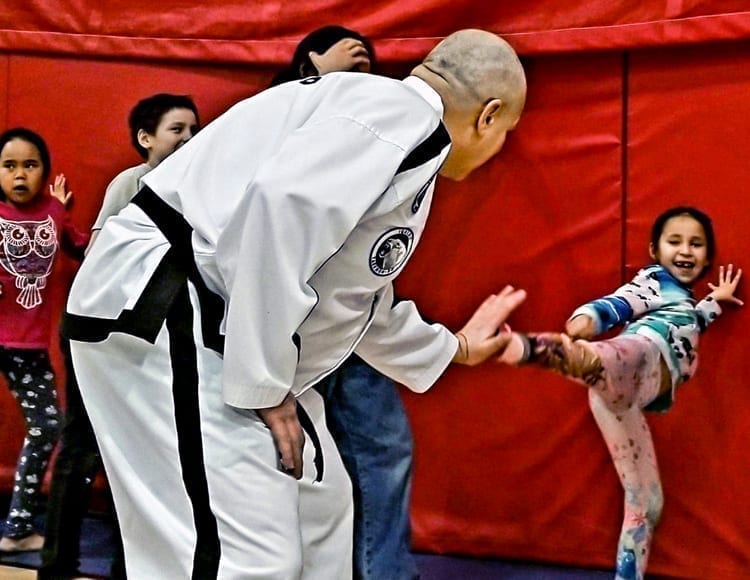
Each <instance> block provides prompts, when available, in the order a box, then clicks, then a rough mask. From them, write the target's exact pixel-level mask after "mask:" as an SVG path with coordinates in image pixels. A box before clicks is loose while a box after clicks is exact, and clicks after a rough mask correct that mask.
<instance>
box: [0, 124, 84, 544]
mask: <svg viewBox="0 0 750 580" xmlns="http://www.w3.org/2000/svg"><path fill="white" fill-rule="evenodd" d="M49 174H50V155H49V151H48V149H47V145H46V144H45V142H44V139H42V137H41V136H40V135H38V134H37V133H35V132H33V131H31V130H29V129H26V128H23V127H18V128H15V129H10V130H8V131H5V133H3V134H2V135H0V371H2V372H3V373H4V374H5V377H6V379H7V381H8V386H9V387H10V390H11V393H12V394H13V397H14V398H15V399H16V400H17V401H18V404H19V407H20V409H21V412H22V413H23V416H24V420H25V423H26V438H25V439H24V442H23V448H22V449H21V453H20V456H19V458H18V465H17V467H16V473H15V483H14V486H13V495H12V497H11V503H10V512H9V514H8V518H7V519H6V521H5V527H4V529H3V538H2V540H0V551H6V552H24V551H29V550H38V549H39V548H41V546H42V543H43V542H44V537H43V536H42V535H41V534H39V533H38V532H37V531H36V530H35V529H34V523H33V520H34V516H36V515H37V512H38V510H39V502H38V497H39V489H40V487H41V485H42V481H43V480H44V474H45V471H46V468H47V463H48V461H49V458H50V454H51V453H52V449H53V448H54V446H55V444H56V442H57V438H58V435H59V431H60V411H59V407H58V403H57V392H56V388H55V375H54V372H53V371H52V366H51V365H50V360H49V339H50V320H51V316H52V311H51V310H52V309H51V304H50V301H49V283H48V282H49V279H50V276H51V275H52V267H53V263H54V260H55V256H56V255H57V251H58V249H60V248H62V249H63V250H65V251H67V252H68V253H70V254H72V255H75V256H77V257H82V256H83V249H84V247H85V246H86V243H87V242H88V235H87V234H85V233H82V232H80V231H78V230H77V229H76V228H75V226H74V225H73V224H72V222H71V221H70V219H69V217H68V214H67V212H66V211H65V204H66V203H67V201H68V200H69V199H70V196H71V193H70V192H66V189H65V185H66V181H65V176H64V175H62V174H60V175H58V176H57V177H56V178H55V182H54V184H52V185H50V187H49V192H50V193H49V195H48V194H46V193H45V191H44V185H45V183H46V181H47V179H48V178H49ZM53 280H54V278H53Z"/></svg>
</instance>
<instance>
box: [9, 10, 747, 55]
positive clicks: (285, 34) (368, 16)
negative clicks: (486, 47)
mask: <svg viewBox="0 0 750 580" xmlns="http://www.w3.org/2000/svg"><path fill="white" fill-rule="evenodd" d="M342 14H345V15H346V19H345V23H346V24H347V25H348V26H351V27H353V28H356V29H358V30H360V31H361V32H363V33H365V34H367V35H368V36H370V37H371V38H372V39H373V40H374V41H375V43H376V48H377V49H378V51H379V52H380V53H381V56H382V57H383V58H385V59H386V60H397V59H399V60H401V61H402V62H403V61H410V60H414V59H417V58H419V57H421V56H422V55H423V54H424V53H425V52H426V51H427V50H428V49H430V48H431V47H432V46H433V45H434V44H435V42H436V41H437V40H438V39H440V38H442V37H444V36H445V35H446V34H448V33H450V32H452V31H453V30H456V29H458V28H486V29H489V30H493V31H495V32H498V33H502V34H503V35H505V36H506V37H507V38H508V39H509V40H510V41H511V42H512V43H513V44H514V46H516V47H517V49H518V50H519V51H520V52H522V53H524V54H541V53H549V52H560V51H581V50H601V49H614V48H636V47H643V46H662V45H667V44H685V43H691V42H705V41H707V40H722V39H737V38H746V37H748V36H750V11H748V10H747V3H746V2H743V1H742V0H712V1H710V2H708V1H706V0H680V1H674V2H638V3H636V2H628V1H626V0H617V1H607V0H596V1H589V2H585V3H580V2H565V3H561V2H559V1H554V0H535V1H533V2H523V3H508V2H486V3H483V4H481V8H478V5H477V3H476V2H475V1H473V0H453V1H452V2H450V3H446V2H443V1H442V0H423V1H421V2H406V3H404V2H391V1H382V0H381V1H379V2H378V1H375V2H368V3H359V4H353V3H351V2H345V1H344V0H325V1H321V0H293V1H292V0H286V1H284V0H266V1H263V2H260V1H259V2H254V3H252V5H248V4H247V3H245V2H236V3H228V2H205V3H197V2H193V1H187V0H163V1H162V2H158V3H154V2H149V1H146V0H110V1H108V2H93V1H90V0H89V1H86V0H73V1H70V0H35V1H33V2H29V1H24V0H6V1H5V2H4V4H3V11H2V13H0V50H2V49H5V50H12V51H25V52H41V53H45V54H50V53H58V54H69V55H89V56H114V57H116V58H120V59H122V58H149V59H159V60H163V59H175V60H192V61H213V62H237V63H246V62H254V63H265V64H275V65H278V64H281V63H282V62H285V61H286V60H287V59H288V56H289V54H290V53H291V52H292V50H293V48H294V46H295V44H296V42H297V41H298V40H299V39H300V38H301V37H302V36H304V35H305V34H306V33H307V32H308V31H309V30H311V29H313V28H315V27H317V26H320V25H323V24H327V23H329V22H340V21H342V19H341V15H342Z"/></svg>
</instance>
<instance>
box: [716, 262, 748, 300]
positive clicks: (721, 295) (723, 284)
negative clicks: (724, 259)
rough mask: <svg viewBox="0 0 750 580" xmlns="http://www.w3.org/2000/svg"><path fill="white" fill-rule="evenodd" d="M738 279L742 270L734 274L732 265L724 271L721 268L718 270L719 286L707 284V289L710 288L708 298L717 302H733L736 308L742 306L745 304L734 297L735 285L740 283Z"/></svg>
mask: <svg viewBox="0 0 750 580" xmlns="http://www.w3.org/2000/svg"><path fill="white" fill-rule="evenodd" d="M740 278H742V268H737V271H736V272H735V271H734V264H729V266H727V267H726V269H725V268H724V266H721V267H720V268H719V284H718V285H714V284H712V283H711V282H709V283H708V287H709V288H711V293H710V294H709V296H710V297H712V298H713V299H714V300H717V301H719V302H733V303H735V304H737V305H738V306H743V305H744V304H745V303H744V302H743V301H742V300H740V299H739V298H737V297H736V296H735V295H734V293H735V292H736V291H737V285H738V284H739V283H740Z"/></svg>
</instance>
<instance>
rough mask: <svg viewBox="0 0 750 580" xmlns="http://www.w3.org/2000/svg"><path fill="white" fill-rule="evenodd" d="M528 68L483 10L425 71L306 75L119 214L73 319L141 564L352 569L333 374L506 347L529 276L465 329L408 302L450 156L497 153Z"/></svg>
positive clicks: (272, 572) (158, 568)
mask: <svg viewBox="0 0 750 580" xmlns="http://www.w3.org/2000/svg"><path fill="white" fill-rule="evenodd" d="M525 90H526V85H525V78H524V74H523V69H522V67H521V64H520V62H519V61H518V58H517V56H516V55H515V53H514V52H513V50H512V48H510V46H509V45H508V44H507V43H506V42H504V41H503V40H502V39H500V38H498V37H497V36H495V35H493V34H490V33H487V32H483V31H478V30H465V31H460V32H458V33H455V34H453V35H451V36H449V37H448V38H446V39H445V40H444V41H443V42H441V43H440V44H439V45H438V46H437V47H436V48H435V49H434V50H433V51H432V52H431V53H430V55H428V57H427V58H426V60H425V62H424V63H423V64H421V65H419V66H418V67H417V68H416V69H415V70H414V71H413V75H412V76H411V77H409V78H408V79H406V80H405V81H395V80H392V79H387V78H383V77H375V76H370V75H366V74H361V73H356V74H355V73H331V74H328V75H326V76H325V77H311V78H308V79H305V80H302V81H300V82H296V83H295V82H292V83H286V84H284V85H281V86H279V87H275V88H273V89H270V90H268V91H265V92H263V93H260V94H259V95H256V96H255V97H252V98H250V99H247V100H245V101H243V102H241V103H239V104H237V105H235V106H234V107H233V108H232V109H230V110H229V111H227V112H226V113H225V114H224V115H222V116H221V117H219V118H218V119H217V120H215V121H214V122H213V123H211V124H209V125H208V126H207V127H206V128H205V129H204V130H203V131H201V133H199V135H198V136H196V137H195V138H194V139H192V140H191V141H189V142H188V143H187V144H186V145H185V146H184V147H182V149H181V150H180V151H178V152H176V153H175V154H174V155H172V156H171V157H169V158H168V159H166V160H165V161H164V162H163V163H162V164H161V165H160V166H159V167H158V168H156V169H154V170H153V171H151V172H150V173H149V174H147V175H146V176H145V177H144V178H143V181H144V183H145V184H146V186H147V187H146V188H144V189H143V190H142V191H141V192H140V193H139V194H138V195H137V196H136V197H135V198H134V200H133V203H131V204H130V205H129V206H128V207H126V208H125V209H124V210H123V211H122V212H121V213H120V214H119V215H118V216H116V217H114V218H112V219H110V220H109V221H108V222H107V223H106V224H105V226H104V228H103V229H102V232H101V234H100V237H99V241H98V242H97V244H96V246H95V247H94V248H93V251H92V252H91V254H90V255H89V257H88V258H87V260H86V261H85V263H84V265H83V268H82V269H81V271H80V273H79V275H78V277H77V279H76V281H75V283H74V286H73V289H72V291H71V296H70V300H69V303H68V309H67V314H66V324H65V327H66V332H67V333H68V335H69V336H70V337H71V339H72V341H73V342H72V350H73V359H74V364H75V367H76V371H77V373H78V376H79V381H80V383H81V390H82V394H83V397H84V401H85V403H86V405H87V408H88V409H89V412H90V415H91V419H92V423H93V425H94V429H95V431H96V434H97V438H98V440H99V442H100V447H101V450H102V454H103V457H104V460H105V464H106V467H107V472H108V474H109V476H110V480H111V484H112V489H113V494H114V497H115V503H116V506H117V510H118V514H119V515H120V517H121V526H122V533H123V538H124V543H125V557H126V566H127V570H128V576H129V577H132V578H157V577H158V578H161V579H164V580H170V579H172V578H174V579H183V578H189V577H192V578H196V579H201V580H203V579H206V578H237V579H239V578H263V579H264V580H268V579H272V578H278V579H279V580H282V579H283V580H286V579H288V578H298V577H299V578H310V579H323V578H325V579H332V580H334V579H338V578H349V577H350V576H351V572H352V565H351V548H352V528H351V517H352V514H351V489H350V486H349V481H348V478H347V476H346V473H345V471H344V468H343V465H342V463H341V460H340V457H339V455H338V452H337V451H336V448H335V445H334V443H333V441H332V440H331V437H330V434H329V433H328V431H327V429H326V425H325V417H324V413H323V407H322V402H321V399H320V396H319V395H318V394H317V393H316V392H315V391H314V390H313V389H311V388H310V387H311V386H312V385H313V384H315V383H316V382H318V381H319V380H320V379H321V378H323V377H324V376H326V375H327V374H328V373H330V372H331V371H332V370H333V369H335V368H336V367H337V366H338V365H339V364H340V363H341V361H343V360H344V359H346V357H347V356H348V355H349V354H350V353H351V352H353V351H356V353H357V354H358V355H359V356H360V357H361V358H363V359H364V360H365V361H366V362H367V363H368V364H370V365H371V366H372V367H374V368H376V369H377V370H379V371H380V372H382V373H384V374H386V375H388V376H390V377H392V378H393V379H395V380H397V381H399V382H401V383H403V384H405V385H406V386H408V387H410V388H412V389H414V390H416V391H424V390H426V389H427V388H429V387H430V386H431V385H432V384H433V383H434V382H435V380H437V378H438V377H439V376H440V375H441V374H442V372H443V371H444V370H445V368H446V366H447V365H448V364H449V363H450V362H451V361H452V360H453V361H456V362H462V363H465V364H477V363H479V362H482V361H483V360H485V359H486V358H488V357H490V356H492V355H494V354H496V353H498V352H499V351H500V350H502V348H504V346H505V344H506V343H507V340H508V333H499V334H498V333H497V331H498V328H500V327H501V326H502V324H503V322H504V321H505V319H506V318H507V316H508V315H509V314H510V312H511V311H512V310H513V309H514V308H516V307H517V306H518V305H519V304H520V303H521V302H522V301H523V299H524V297H525V293H524V292H523V291H521V290H514V289H513V288H511V287H506V288H505V289H504V290H503V291H502V292H500V293H499V294H497V295H492V296H490V297H489V298H488V300H487V301H486V302H485V303H484V304H483V305H482V306H481V307H480V308H479V309H478V311H477V313H475V315H474V316H473V317H472V319H471V320H470V321H469V323H467V325H466V326H465V327H464V329H462V331H461V332H460V333H457V335H454V334H453V333H452V332H450V331H449V330H448V329H447V328H445V327H444V326H442V325H439V324H432V325H430V324H427V323H425V322H424V321H422V319H421V318H420V317H419V313H418V312H417V310H416V307H415V306H414V304H413V303H412V302H408V301H406V302H399V303H398V304H393V300H392V296H393V291H392V286H391V281H392V279H393V278H394V277H395V276H396V275H397V273H398V272H399V271H400V270H401V269H402V268H403V266H404V264H405V263H406V261H407V259H408V258H409V257H410V256H411V254H412V252H413V250H414V247H415V246H416V244H417V243H418V241H419V238H420V237H421V234H422V231H423V228H424V225H425V221H426V218H427V213H428V210H429V205H430V202H431V199H432V192H433V189H434V180H435V177H436V175H437V173H438V172H440V173H441V175H444V176H445V177H448V178H450V179H462V178H464V177H465V176H466V175H468V174H469V173H470V172H471V171H473V170H474V169H475V168H476V167H478V166H479V165H481V164H482V163H484V162H485V161H487V160H488V159H489V158H490V157H492V156H493V155H494V154H495V153H497V152H498V151H499V150H500V149H501V148H502V145H503V143H504V141H505V137H506V134H507V132H508V131H509V130H511V129H513V128H514V127H515V125H516V123H517V122H518V119H519V117H520V115H521V111H522V109H523V104H524V100H525ZM444 123H445V124H444ZM305 443H306V444H305ZM303 455H304V459H303Z"/></svg>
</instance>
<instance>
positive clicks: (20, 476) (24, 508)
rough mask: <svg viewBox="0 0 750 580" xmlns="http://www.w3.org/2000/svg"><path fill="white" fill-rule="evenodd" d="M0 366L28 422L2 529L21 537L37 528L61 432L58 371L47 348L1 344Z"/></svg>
mask: <svg viewBox="0 0 750 580" xmlns="http://www.w3.org/2000/svg"><path fill="white" fill-rule="evenodd" d="M0 370H1V371H2V372H3V373H4V374H5V376H6V378H7V379H8V386H9V387H10V391H11V393H12V394H13V397H14V398H15V399H16V401H17V402H18V404H19V407H20V409H21V413H23V417H24V420H25V422H26V437H25V438H24V441H23V447H22V448H21V453H20V455H19V456H18V464H17V465H16V475H15V482H14V484H13V495H12V497H11V502H10V512H9V513H8V518H7V519H6V520H5V529H4V532H3V536H5V537H8V538H16V539H18V538H23V537H25V536H28V535H29V534H31V533H32V532H33V531H34V522H33V519H34V516H35V515H36V514H37V510H38V500H39V489H40V488H41V485H42V482H43V480H44V473H45V470H46V469H47V463H48V462H49V458H50V455H51V453H52V450H53V449H54V447H55V443H56V442H57V439H58V436H59V433H60V424H61V420H60V419H61V418H60V409H59V407H58V404H57V392H56V391H55V375H54V373H53V372H52V366H51V365H50V362H49V354H48V353H47V351H46V350H42V349H18V348H4V347H0Z"/></svg>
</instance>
